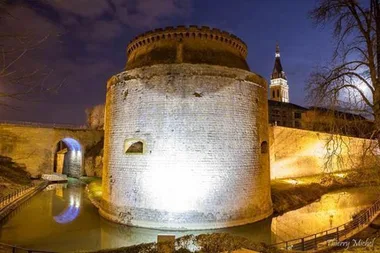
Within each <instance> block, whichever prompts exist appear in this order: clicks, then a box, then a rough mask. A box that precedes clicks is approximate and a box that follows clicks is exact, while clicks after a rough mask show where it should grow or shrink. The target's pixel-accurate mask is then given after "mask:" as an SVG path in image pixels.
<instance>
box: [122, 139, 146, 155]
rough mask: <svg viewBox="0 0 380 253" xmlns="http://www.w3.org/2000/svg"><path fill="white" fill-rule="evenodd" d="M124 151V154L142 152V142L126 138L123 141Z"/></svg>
mask: <svg viewBox="0 0 380 253" xmlns="http://www.w3.org/2000/svg"><path fill="white" fill-rule="evenodd" d="M124 153H125V154H143V153H144V142H143V141H141V140H136V139H129V140H126V141H125V143H124Z"/></svg>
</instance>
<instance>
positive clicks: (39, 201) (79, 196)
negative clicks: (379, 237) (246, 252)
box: [0, 179, 377, 251]
mask: <svg viewBox="0 0 380 253" xmlns="http://www.w3.org/2000/svg"><path fill="white" fill-rule="evenodd" d="M376 192H377V191H376V189H373V188H368V187H367V188H361V189H352V190H347V191H346V193H334V194H328V195H325V196H324V197H323V198H322V199H321V200H320V201H319V202H316V203H313V204H311V205H308V206H306V207H304V208H301V209H298V210H295V211H292V212H289V213H286V214H284V215H282V216H279V217H276V218H273V219H271V218H268V219H265V220H263V221H260V222H256V223H254V224H250V225H246V226H239V227H233V228H226V229H218V230H207V231H205V230H204V231H186V232H183V231H181V232H177V231H160V230H153V229H145V228H136V227H127V226H124V225H119V224H116V223H113V222H110V221H107V220H105V219H103V218H101V217H100V215H99V214H98V211H97V209H96V208H95V207H94V206H93V205H92V204H91V202H90V201H89V200H88V198H87V195H86V193H85V191H84V185H82V184H81V183H79V181H78V180H73V179H70V180H69V184H67V185H64V184H57V185H53V186H52V185H50V186H49V187H48V188H47V190H45V191H43V192H41V193H39V194H37V195H36V196H35V197H33V198H32V199H30V200H29V201H28V202H27V203H25V204H24V205H22V206H21V207H20V208H19V209H17V210H16V212H14V213H13V214H12V215H10V216H9V217H8V219H6V220H5V222H4V224H2V225H0V241H1V242H4V243H7V244H13V245H18V246H23V247H27V248H32V249H40V250H55V251H74V250H75V251H81V250H82V251H89V250H98V249H104V248H115V247H122V246H129V245H134V244H139V243H144V242H153V241H156V240H157V235H158V234H174V235H176V237H180V236H183V235H186V234H195V235H196V234H201V233H211V232H219V233H224V232H225V233H230V234H233V235H239V236H244V237H246V238H249V239H251V240H252V241H256V242H266V243H270V242H275V241H279V240H282V239H290V238H296V237H300V236H303V235H306V234H310V233H315V232H319V231H320V230H323V229H327V228H330V226H337V225H340V224H342V223H344V222H346V221H348V220H349V219H350V218H351V215H352V214H353V213H355V212H356V211H357V210H358V209H360V208H362V207H364V206H366V205H368V204H370V203H371V202H372V201H373V200H375V199H376V197H377V196H375V195H376V194H375V193H376ZM359 206H361V207H359Z"/></svg>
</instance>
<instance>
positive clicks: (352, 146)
mask: <svg viewBox="0 0 380 253" xmlns="http://www.w3.org/2000/svg"><path fill="white" fill-rule="evenodd" d="M269 137H270V163H271V179H277V178H289V177H302V176H310V175H316V174H320V173H323V172H337V171H344V170H352V169H365V168H371V167H374V166H378V165H379V164H380V163H379V162H380V161H379V158H380V156H379V155H380V151H379V148H378V144H377V141H375V140H368V139H361V138H353V137H347V136H337V135H332V134H327V133H321V132H315V131H308V130H301V129H295V128H287V127H280V126H271V127H269Z"/></svg>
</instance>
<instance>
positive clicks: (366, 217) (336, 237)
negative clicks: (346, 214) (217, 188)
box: [270, 199, 380, 251]
mask: <svg viewBox="0 0 380 253" xmlns="http://www.w3.org/2000/svg"><path fill="white" fill-rule="evenodd" d="M379 213H380V199H379V200H377V201H376V202H375V203H373V204H372V206H371V207H369V208H367V209H364V210H363V211H361V212H360V213H359V214H358V215H356V216H355V217H354V218H353V219H352V220H351V221H349V222H347V223H345V224H343V225H340V226H338V227H335V228H331V229H328V230H325V231H322V232H319V233H316V234H312V235H308V236H305V237H302V238H297V239H293V240H289V241H283V242H279V243H275V244H272V245H270V247H276V248H279V249H284V250H298V251H309V250H318V249H322V248H327V247H332V246H336V245H338V244H337V242H339V241H343V240H345V239H348V238H349V237H351V236H353V235H355V234H356V233H358V232H360V231H361V230H362V229H363V228H364V226H366V225H368V224H369V223H370V222H371V221H372V220H373V218H375V217H376V216H377V215H378V214H379Z"/></svg>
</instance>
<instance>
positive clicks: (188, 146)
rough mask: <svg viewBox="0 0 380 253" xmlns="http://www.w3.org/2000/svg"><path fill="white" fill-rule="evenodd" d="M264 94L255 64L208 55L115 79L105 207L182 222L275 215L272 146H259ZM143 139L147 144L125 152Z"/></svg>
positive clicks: (212, 224)
mask: <svg viewBox="0 0 380 253" xmlns="http://www.w3.org/2000/svg"><path fill="white" fill-rule="evenodd" d="M266 94H267V88H266V83H265V81H263V79H262V78H261V77H259V76H257V75H255V74H253V73H251V72H248V71H244V70H239V69H231V68H227V67H220V66H210V65H202V64H199V65H194V64H173V65H155V66H152V67H143V68H140V69H134V70H130V71H126V72H123V73H121V74H119V75H117V76H116V77H114V78H112V79H111V80H110V82H109V84H108V91H107V102H106V127H105V146H104V152H105V155H104V170H103V200H102V207H101V210H100V213H101V214H102V215H103V216H105V217H106V218H108V219H111V220H114V221H117V222H120V223H124V224H129V225H135V226H142V227H156V228H176V229H190V228H192V229H195V228H198V229H200V228H216V227H227V226H233V225H240V224H246V223H250V222H254V221H257V220H260V219H263V218H265V217H267V216H269V215H270V214H271V213H272V206H271V198H270V185H269V155H268V152H264V153H262V152H261V147H260V143H263V142H266V143H267V142H268V132H267V131H268V129H267V125H266V124H262V122H267V121H268V118H267V117H268V116H267V115H268V113H267V97H266ZM138 141H141V142H142V143H143V145H144V147H143V153H141V154H126V153H125V151H126V149H127V148H128V146H129V145H130V143H132V142H138ZM264 144H265V143H264ZM264 146H265V145H264Z"/></svg>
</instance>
